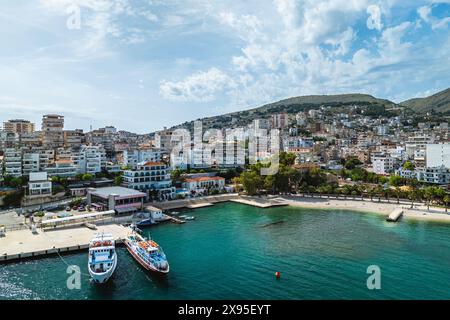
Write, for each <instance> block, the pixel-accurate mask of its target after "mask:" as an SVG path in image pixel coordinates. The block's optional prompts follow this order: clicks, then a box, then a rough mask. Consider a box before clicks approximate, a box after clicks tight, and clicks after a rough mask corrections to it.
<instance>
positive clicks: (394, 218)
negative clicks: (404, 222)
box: [386, 208, 403, 222]
mask: <svg viewBox="0 0 450 320" xmlns="http://www.w3.org/2000/svg"><path fill="white" fill-rule="evenodd" d="M402 215H403V209H402V208H396V209H394V211H392V212H391V213H390V214H389V216H388V217H387V218H386V221H389V222H397V221H398V219H400V217H401V216H402Z"/></svg>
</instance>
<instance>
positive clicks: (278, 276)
mask: <svg viewBox="0 0 450 320" xmlns="http://www.w3.org/2000/svg"><path fill="white" fill-rule="evenodd" d="M275 277H277V279H280V272H279V271H277V272H275Z"/></svg>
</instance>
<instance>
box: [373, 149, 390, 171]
mask: <svg viewBox="0 0 450 320" xmlns="http://www.w3.org/2000/svg"><path fill="white" fill-rule="evenodd" d="M371 162H372V168H373V172H375V173H376V174H383V175H385V174H389V173H391V172H392V171H393V170H394V169H395V167H394V165H395V159H394V158H392V157H391V156H390V155H388V154H386V153H381V152H375V153H373V154H372V157H371Z"/></svg>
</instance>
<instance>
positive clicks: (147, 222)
mask: <svg viewBox="0 0 450 320" xmlns="http://www.w3.org/2000/svg"><path fill="white" fill-rule="evenodd" d="M155 224H158V222H157V221H155V220H153V218H148V219H144V220H141V221H139V222H138V223H136V225H137V226H138V227H147V226H152V225H155Z"/></svg>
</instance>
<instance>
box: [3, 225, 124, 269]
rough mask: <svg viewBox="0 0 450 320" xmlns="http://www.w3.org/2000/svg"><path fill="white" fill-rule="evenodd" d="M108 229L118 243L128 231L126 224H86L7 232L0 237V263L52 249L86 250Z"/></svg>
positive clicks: (39, 254) (48, 253)
mask: <svg viewBox="0 0 450 320" xmlns="http://www.w3.org/2000/svg"><path fill="white" fill-rule="evenodd" d="M102 232H103V233H111V234H112V235H113V237H114V239H115V240H116V242H117V243H121V242H122V241H123V239H124V238H125V237H126V236H127V234H128V228H126V227H124V226H121V225H117V224H109V225H104V226H97V230H91V229H89V228H86V227H78V228H70V229H58V230H52V231H42V230H41V229H38V233H37V234H33V233H31V231H30V230H18V231H11V232H7V233H6V236H5V237H2V238H0V263H1V262H5V261H10V260H17V259H23V258H31V257H39V256H41V257H43V256H46V255H50V254H55V253H64V252H71V251H78V250H86V249H87V248H88V247H89V242H90V241H91V239H92V238H93V237H94V235H95V234H97V233H102Z"/></svg>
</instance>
